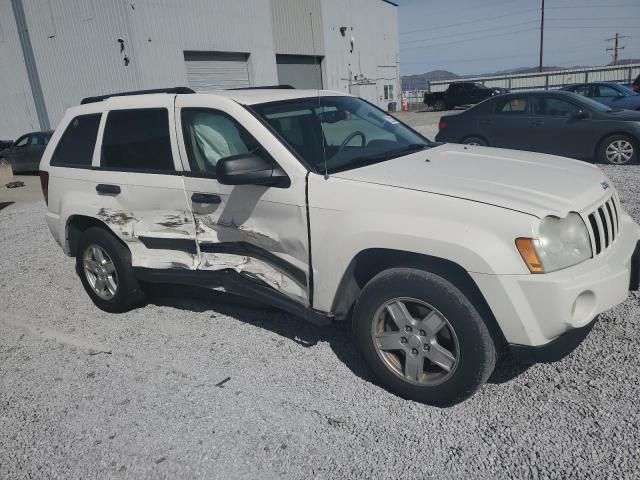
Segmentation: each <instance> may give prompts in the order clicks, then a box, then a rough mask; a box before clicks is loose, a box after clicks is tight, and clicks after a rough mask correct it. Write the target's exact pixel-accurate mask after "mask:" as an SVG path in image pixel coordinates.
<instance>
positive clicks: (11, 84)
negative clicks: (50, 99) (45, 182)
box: [0, 1, 39, 140]
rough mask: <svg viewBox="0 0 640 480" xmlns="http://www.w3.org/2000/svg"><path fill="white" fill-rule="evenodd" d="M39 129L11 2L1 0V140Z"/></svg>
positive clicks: (14, 137) (13, 138)
mask: <svg viewBox="0 0 640 480" xmlns="http://www.w3.org/2000/svg"><path fill="white" fill-rule="evenodd" d="M38 128H39V123H38V117H37V115H36V110H35V105H34V103H33V96H32V94H31V88H30V86H29V79H28V78H27V70H26V67H25V64H24V57H23V55H22V50H21V48H20V40H19V38H18V31H17V28H16V22H15V19H14V16H13V9H12V7H11V2H9V1H0V139H2V140H15V139H16V138H17V137H18V136H19V135H20V133H24V132H26V131H33V130H38Z"/></svg>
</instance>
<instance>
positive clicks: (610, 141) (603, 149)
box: [598, 135, 638, 165]
mask: <svg viewBox="0 0 640 480" xmlns="http://www.w3.org/2000/svg"><path fill="white" fill-rule="evenodd" d="M637 159H638V146H637V142H636V141H634V140H633V139H632V138H630V137H628V136H626V135H611V136H609V137H607V138H605V139H604V140H603V141H602V143H601V144H600V148H599V149H598V160H599V161H600V162H603V163H608V164H610V165H629V164H632V163H636V161H637Z"/></svg>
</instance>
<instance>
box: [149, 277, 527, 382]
mask: <svg viewBox="0 0 640 480" xmlns="http://www.w3.org/2000/svg"><path fill="white" fill-rule="evenodd" d="M145 291H146V293H147V303H149V304H153V305H158V306H165V307H172V308H178V309H181V310H188V311H190V312H207V311H209V312H212V313H215V312H217V313H220V314H223V315H230V316H232V317H234V318H236V319H238V320H239V321H242V322H245V323H248V324H251V325H254V326H256V327H260V328H263V329H265V330H269V331H271V332H274V333H276V334H278V335H280V336H282V337H285V338H288V339H289V340H291V341H293V342H295V343H297V344H298V345H301V346H303V347H305V348H309V347H313V346H315V345H317V344H318V343H319V342H327V343H328V344H329V346H330V347H331V349H332V350H333V352H334V353H335V355H336V357H338V359H339V360H340V361H341V362H342V363H344V364H345V365H346V366H347V368H349V370H351V371H352V372H353V373H354V374H355V375H357V376H358V377H360V378H362V379H363V380H365V381H367V382H371V383H375V382H374V380H373V377H372V376H371V374H370V372H369V370H368V368H367V366H366V364H365V363H364V361H363V360H362V358H361V356H360V354H359V353H358V350H357V348H356V347H355V339H354V337H353V333H352V331H351V328H350V327H351V323H350V322H336V323H334V324H333V325H330V326H328V327H325V328H319V327H316V326H314V325H311V324H309V323H307V322H305V321H304V320H302V319H299V318H297V317H295V316H293V315H290V314H288V313H286V312H283V311H281V310H278V309H276V308H273V307H271V306H268V305H264V304H262V303H259V302H256V301H254V300H252V299H250V298H246V297H240V296H237V295H233V294H229V293H223V292H218V291H215V290H209V289H206V288H198V287H191V286H184V285H164V284H153V285H147V286H146V288H145ZM265 313H268V315H267V316H265V315H264V314H265ZM500 357H501V358H500V360H499V362H498V363H497V364H496V367H495V369H494V371H493V373H492V374H491V376H490V377H489V380H488V383H492V384H501V383H506V382H509V381H511V380H513V379H514V378H516V377H518V376H519V375H521V374H522V373H524V372H526V371H527V370H528V369H529V367H530V366H531V365H527V364H522V363H520V362H518V361H517V360H516V359H515V358H513V356H512V355H511V354H510V353H509V351H508V350H506V351H504V352H503V353H502V354H501V355H500Z"/></svg>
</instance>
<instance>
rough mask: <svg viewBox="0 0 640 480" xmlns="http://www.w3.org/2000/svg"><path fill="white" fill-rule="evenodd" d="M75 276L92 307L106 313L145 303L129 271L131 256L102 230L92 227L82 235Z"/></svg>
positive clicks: (131, 272) (133, 276)
mask: <svg viewBox="0 0 640 480" xmlns="http://www.w3.org/2000/svg"><path fill="white" fill-rule="evenodd" d="M98 252H100V255H101V256H102V259H103V260H104V262H102V261H101V260H100V258H99V256H98V255H97V253H98ZM92 262H93V263H92ZM98 267H99V268H98ZM100 268H101V269H102V270H100ZM97 270H99V271H97ZM76 272H77V273H78V275H79V276H80V280H81V281H82V286H83V287H84V289H85V291H86V292H87V294H88V295H89V297H91V300H92V301H93V303H94V304H95V305H96V307H98V308H99V309H101V310H104V311H105V312H110V313H122V312H126V311H129V310H131V309H132V308H134V307H137V306H138V305H140V304H141V302H142V301H143V299H144V293H143V291H142V289H141V288H140V284H139V283H138V280H137V279H136V277H135V274H134V273H133V268H132V267H131V252H130V251H129V249H128V248H127V247H126V246H125V245H123V244H122V243H121V242H120V241H119V240H118V239H117V238H116V237H115V236H113V235H112V234H111V233H110V232H108V231H107V230H105V229H103V228H98V227H91V228H88V229H87V230H85V231H84V233H83V234H82V237H81V238H80V241H79V243H78V251H77V254H76ZM109 276H110V278H109ZM100 280H102V282H100ZM114 284H115V288H113V286H114ZM98 287H103V288H98ZM98 290H100V291H101V292H102V294H100V293H99V292H98ZM112 290H113V291H112Z"/></svg>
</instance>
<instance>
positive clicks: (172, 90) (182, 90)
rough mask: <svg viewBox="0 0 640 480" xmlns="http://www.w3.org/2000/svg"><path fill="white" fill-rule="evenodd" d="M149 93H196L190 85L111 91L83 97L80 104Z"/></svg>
mask: <svg viewBox="0 0 640 480" xmlns="http://www.w3.org/2000/svg"><path fill="white" fill-rule="evenodd" d="M148 93H196V92H195V90H192V89H191V88H189V87H170V88H154V89H151V90H134V91H131V92H120V93H111V94H109V95H98V96H97V97H87V98H83V99H82V101H81V102H80V105H85V104H87V103H96V102H101V101H103V100H106V99H107V98H111V97H130V96H133V95H146V94H148Z"/></svg>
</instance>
